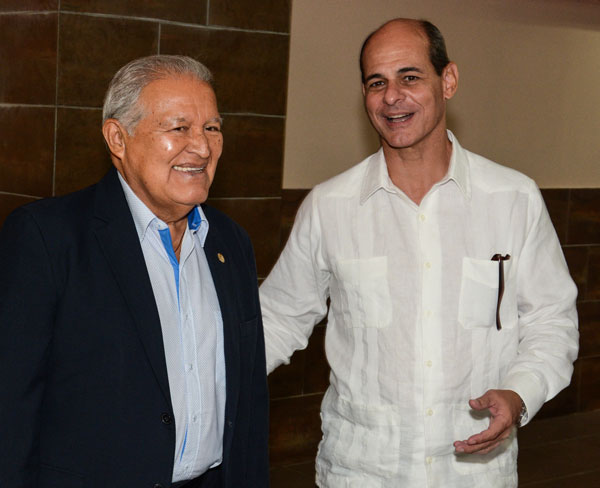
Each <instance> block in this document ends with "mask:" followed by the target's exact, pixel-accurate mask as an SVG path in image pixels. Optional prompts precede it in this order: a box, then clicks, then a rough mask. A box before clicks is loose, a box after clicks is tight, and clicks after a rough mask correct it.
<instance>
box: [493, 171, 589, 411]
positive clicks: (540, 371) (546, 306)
mask: <svg viewBox="0 0 600 488" xmlns="http://www.w3.org/2000/svg"><path fill="white" fill-rule="evenodd" d="M532 186H533V187H534V188H533V189H532V190H531V192H530V199H529V212H528V219H527V220H528V232H527V237H526V239H525V243H524V246H523V249H522V252H521V256H520V260H519V265H518V278H517V279H518V283H517V287H518V295H517V302H518V309H519V346H518V353H517V357H516V359H515V360H514V361H513V363H512V364H511V366H510V368H509V371H508V373H507V375H506V377H505V378H504V380H503V382H502V388H506V389H510V390H513V391H515V392H517V393H518V394H519V395H520V396H521V398H522V399H523V401H524V403H525V405H526V407H527V418H526V421H525V422H524V423H527V422H528V421H529V420H531V418H532V417H533V416H534V415H535V414H536V413H537V412H538V411H539V409H540V408H541V407H542V405H543V404H544V402H546V401H548V400H550V399H551V398H552V397H554V396H555V395H556V394H557V393H558V392H559V391H560V390H562V389H563V388H565V387H566V386H567V385H568V384H569V382H570V380H571V375H572V374H573V362H574V361H575V359H576V358H577V352H578V341H579V333H578V330H577V309H576V303H575V302H576V298H577V288H576V286H575V284H574V283H573V280H572V279H571V277H570V276H569V270H568V268H567V264H566V262H565V259H564V256H563V254H562V251H561V248H560V243H559V241H558V237H557V236H556V232H555V231H554V227H553V225H552V222H551V220H550V216H549V215H548V211H547V210H546V207H545V205H544V201H543V199H542V196H541V194H540V192H539V190H538V189H537V187H535V184H533V183H532Z"/></svg>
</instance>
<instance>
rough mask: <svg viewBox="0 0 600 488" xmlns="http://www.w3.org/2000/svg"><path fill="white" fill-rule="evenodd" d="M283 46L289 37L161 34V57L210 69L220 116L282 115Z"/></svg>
mask: <svg viewBox="0 0 600 488" xmlns="http://www.w3.org/2000/svg"><path fill="white" fill-rule="evenodd" d="M288 46H289V37H288V36H287V35H281V34H265V33H260V32H258V33H257V32H247V31H227V30H221V29H208V28H206V29H199V28H196V27H186V26H179V25H163V26H162V28H161V39H160V51H161V53H163V54H182V53H186V54H189V55H191V56H193V57H195V58H198V59H202V60H205V62H206V65H207V66H210V68H211V70H212V71H213V73H214V75H215V78H216V80H217V81H216V92H217V98H218V100H219V109H220V110H221V111H222V112H238V113H239V112H241V113H253V114H257V113H258V114H269V115H283V114H284V113H285V100H286V84H287V59H288ZM224 54H226V55H224Z"/></svg>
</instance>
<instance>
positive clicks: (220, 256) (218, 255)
mask: <svg viewBox="0 0 600 488" xmlns="http://www.w3.org/2000/svg"><path fill="white" fill-rule="evenodd" d="M217 258H219V261H221V262H222V263H224V262H225V256H223V255H222V254H221V253H220V252H218V253H217Z"/></svg>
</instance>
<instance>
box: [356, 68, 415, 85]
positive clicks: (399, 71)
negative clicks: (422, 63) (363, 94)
mask: <svg viewBox="0 0 600 488" xmlns="http://www.w3.org/2000/svg"><path fill="white" fill-rule="evenodd" d="M411 71H416V72H417V73H423V70H422V69H420V68H417V67H415V66H407V67H405V68H400V69H399V70H398V71H396V73H397V74H403V73H409V72H411ZM374 78H385V76H383V75H382V74H380V73H373V74H372V75H369V76H367V77H366V78H365V83H366V82H367V81H369V80H372V79H374Z"/></svg>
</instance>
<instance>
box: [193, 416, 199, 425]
mask: <svg viewBox="0 0 600 488" xmlns="http://www.w3.org/2000/svg"><path fill="white" fill-rule="evenodd" d="M192 422H194V423H196V422H198V416H197V415H194V416H193V417H192Z"/></svg>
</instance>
